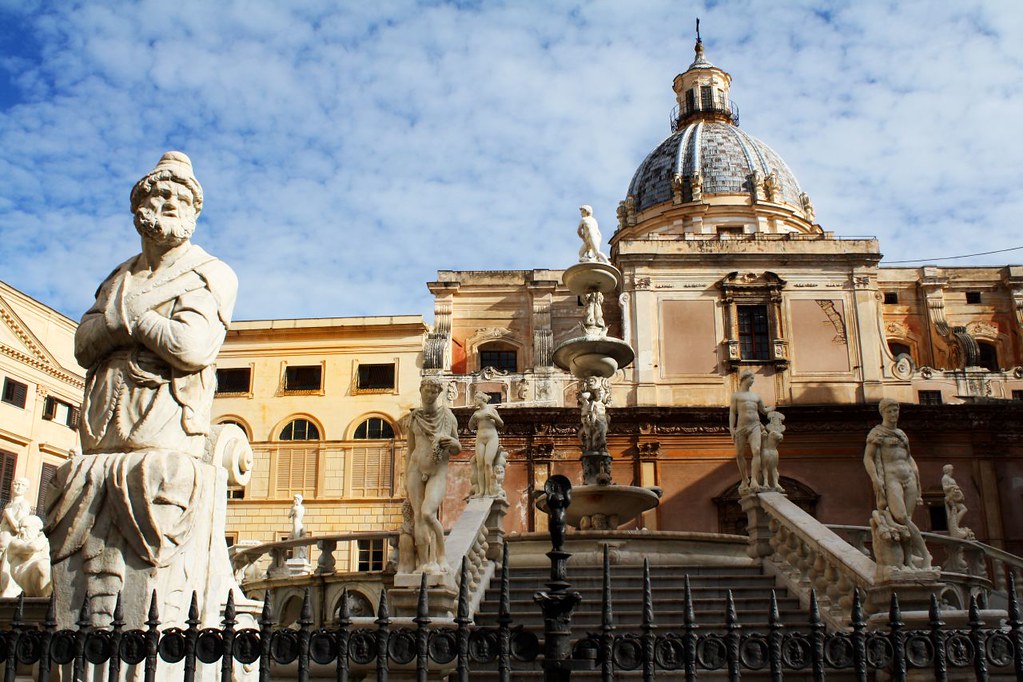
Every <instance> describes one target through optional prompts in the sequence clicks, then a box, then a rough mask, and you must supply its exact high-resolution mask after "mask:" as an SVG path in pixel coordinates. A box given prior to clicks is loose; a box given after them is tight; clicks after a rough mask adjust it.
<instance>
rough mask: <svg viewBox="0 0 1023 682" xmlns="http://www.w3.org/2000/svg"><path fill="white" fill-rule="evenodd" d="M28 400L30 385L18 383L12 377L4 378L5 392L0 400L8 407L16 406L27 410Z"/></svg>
mask: <svg viewBox="0 0 1023 682" xmlns="http://www.w3.org/2000/svg"><path fill="white" fill-rule="evenodd" d="M27 398H28V385H27V384H23V383H21V382H20V381H16V380H14V379H12V378H10V377H4V391H3V395H2V396H0V400H3V402H5V403H7V404H8V405H14V406H15V407H20V408H21V409H25V400H26V399H27Z"/></svg>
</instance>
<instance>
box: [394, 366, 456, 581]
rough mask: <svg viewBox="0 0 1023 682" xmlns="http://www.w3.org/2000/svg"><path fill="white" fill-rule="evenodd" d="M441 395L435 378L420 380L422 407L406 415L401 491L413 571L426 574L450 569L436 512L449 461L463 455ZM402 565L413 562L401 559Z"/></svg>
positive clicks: (440, 500) (451, 419) (445, 487)
mask: <svg viewBox="0 0 1023 682" xmlns="http://www.w3.org/2000/svg"><path fill="white" fill-rule="evenodd" d="M443 391H444V386H443V385H442V384H441V382H440V380H439V379H436V378H434V377H426V378H425V379H423V381H422V383H421V384H420V386H419V395H420V398H421V399H422V406H421V407H418V408H415V409H413V410H412V412H411V414H410V415H409V417H410V418H409V429H408V451H407V454H406V457H405V492H406V494H407V495H408V501H409V503H410V505H411V506H412V514H413V543H414V547H415V562H414V565H415V570H416V571H422V572H424V573H446V572H447V570H448V567H447V561H446V558H445V555H444V526H442V525H441V523H440V519H439V518H438V515H437V513H438V511H439V510H440V505H441V502H443V501H444V495H445V493H446V492H447V485H448V481H447V474H448V459H449V458H450V457H451V455H457V454H458V453H459V452H461V451H462V445H461V443H459V442H458V421H457V420H456V419H455V415H454V413H453V412H452V411H451V408H449V407H447V406H445V405H443V404H442V403H441V401H440V400H439V399H440V396H441V393H443ZM399 549H400V547H399ZM400 563H401V564H402V565H408V564H410V563H412V562H410V561H409V560H408V559H407V557H402V558H401V559H400Z"/></svg>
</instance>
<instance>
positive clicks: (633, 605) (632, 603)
mask: <svg viewBox="0 0 1023 682" xmlns="http://www.w3.org/2000/svg"><path fill="white" fill-rule="evenodd" d="M777 601H778V609H779V610H782V611H784V610H789V611H792V610H798V609H799V608H800V605H799V600H798V599H796V598H795V597H780V598H778V600H777ZM732 602H733V603H734V604H735V610H736V611H737V612H739V613H751V612H752V613H767V610H768V609H769V608H770V606H771V600H770V598H769V597H761V596H754V597H750V598H747V599H742V598H740V599H733V600H732ZM726 605H727V600H726V599H725V598H724V597H720V598H716V599H693V610H694V611H695V612H696V613H697V614H700V613H724V612H725V608H726ZM510 608H511V611H512V613H529V612H531V611H539V609H540V607H539V606H537V605H536V602H534V601H533V599H532V598H529V599H512V600H511V603H510ZM601 608H603V604H602V603H601V602H600V601H592V600H588V601H585V602H582V603H580V605H579V608H578V609H577V612H582V611H592V610H600V609H601ZM642 608H643V600H642V598H637V599H612V601H611V609H612V611H613V612H615V613H639V612H640V610H641V609H642ZM683 608H684V603H683V602H682V601H681V600H671V601H667V602H666V601H660V602H659V601H657V600H654V613H658V612H660V611H663V610H665V609H673V610H682V609H683ZM496 610H497V607H496V606H495V605H494V604H492V603H490V602H487V603H485V605H484V607H483V608H482V609H481V612H484V613H486V612H494V613H496Z"/></svg>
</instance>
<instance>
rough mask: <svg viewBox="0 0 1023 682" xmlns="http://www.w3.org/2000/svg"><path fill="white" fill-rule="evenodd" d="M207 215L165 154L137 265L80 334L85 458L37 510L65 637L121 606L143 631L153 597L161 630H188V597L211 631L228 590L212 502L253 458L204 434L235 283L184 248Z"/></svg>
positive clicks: (197, 190)
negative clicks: (84, 613) (84, 611)
mask: <svg viewBox="0 0 1023 682" xmlns="http://www.w3.org/2000/svg"><path fill="white" fill-rule="evenodd" d="M202 201H203V194H202V188H201V187H200V185H199V182H198V181H197V180H196V178H195V176H194V175H193V173H192V163H191V161H190V160H189V158H188V157H187V156H185V155H184V154H182V153H181V152H167V153H166V154H164V155H163V157H162V158H161V159H160V161H159V163H158V164H157V165H156V168H154V169H153V171H152V172H150V173H148V174H147V175H146V176H145V177H144V178H142V179H141V180H139V181H138V183H136V185H135V187H134V188H133V189H132V191H131V210H132V213H133V214H134V216H135V228H136V230H138V233H139V235H140V236H141V237H142V252H141V253H140V254H138V255H136V256H133V257H131V258H129V259H128V260H127V261H125V262H124V263H122V264H120V265H119V266H117V267H116V268H115V269H114V271H113V272H112V273H111V274H110V276H109V277H107V278H106V280H104V282H103V283H102V284H101V285H100V287H99V290H98V291H97V292H96V302H95V304H94V305H93V306H92V307H91V308H90V309H89V311H88V312H87V313H85V316H84V317H83V318H82V321H81V324H80V325H79V327H78V330H77V332H76V334H75V356H76V358H77V359H78V362H79V363H80V364H81V365H82V366H83V367H85V368H87V373H86V382H85V399H84V402H83V404H82V419H81V424H80V431H81V442H82V456H80V457H76V458H73V459H71V460H69V461H67V462H65V463H64V465H63V466H62V467H61V468H60V469H59V471H58V472H57V475H56V476H55V477H54V479H53V481H52V483H51V485H50V488H49V490H48V499H47V505H46V514H47V536H48V537H49V539H50V547H51V550H50V551H51V554H50V556H51V560H52V563H53V582H54V584H55V585H58V586H60V587H59V588H58V589H57V590H55V593H56V601H57V619H58V621H59V623H60V625H61V626H62V627H69V626H71V625H72V624H73V623H74V622H75V621H76V620H77V616H78V613H79V609H80V608H81V606H82V603H83V601H84V600H85V599H86V598H88V599H89V601H90V604H89V608H88V611H89V613H90V615H91V618H92V624H93V625H94V626H98V627H105V626H108V625H109V624H110V621H111V617H112V614H113V610H114V604H115V602H116V599H117V596H118V594H119V593H120V595H121V597H122V600H123V605H124V616H125V620H126V621H127V623H126V625H127V627H128V628H137V627H144V625H143V622H144V621H145V619H146V617H147V612H148V610H149V603H150V598H151V595H152V594H153V593H154V591H155V593H156V595H157V606H158V608H159V616H160V620H161V621H162V623H163V624H164V625H165V626H167V625H174V624H180V626H181V627H184V622H185V619H186V618H187V615H188V608H189V603H190V600H191V597H192V592H193V591H195V592H196V593H197V595H198V599H199V609H200V614H201V618H202V621H203V624H204V625H215V624H216V623H217V622H218V620H219V612H220V606H221V604H222V603H223V600H224V599H225V598H226V597H227V590H228V589H237V585H236V583H234V579H233V576H232V574H231V567H230V562H229V560H228V557H227V548H226V545H225V543H224V536H223V527H222V526H223V514H224V512H223V505H224V504H226V503H225V502H223V501H222V500H220V497H221V496H223V497H224V498H225V499H226V495H223V494H222V493H221V488H223V487H224V486H225V485H226V483H227V481H229V480H230V482H232V483H238V482H239V480H238V479H239V477H243V476H244V475H245V474H246V472H247V469H248V464H249V463H251V449H249V448H248V444H247V442H243V443H242V444H241V445H239V444H238V443H237V442H234V443H233V444H232V445H230V446H225V442H226V441H227V440H232V439H234V440H235V441H237V438H238V433H240V430H239V431H238V432H235V431H234V429H235V427H233V426H227V427H212V428H211V426H210V409H211V406H212V402H213V393H214V391H215V389H216V369H215V367H214V361H215V359H216V357H217V353H218V352H219V350H220V346H221V344H222V343H223V341H224V337H225V335H226V333H227V328H228V325H229V324H230V322H231V312H232V309H233V308H234V303H235V295H236V293H237V288H238V282H237V279H236V277H235V275H234V272H232V270H231V268H229V267H228V266H227V265H225V264H224V263H222V262H221V261H219V260H217V259H216V258H214V257H213V256H211V255H209V254H208V253H206V252H205V251H203V250H202V249H201V248H199V247H198V246H196V245H195V244H192V243H191V242H190V241H189V238H190V237H191V236H192V232H193V230H194V229H195V223H196V218H197V216H198V215H199V212H200V211H201V210H202ZM225 450H227V451H230V452H232V453H233V455H232V454H225ZM231 457H234V458H235V461H234V462H233V466H232V462H231V461H228V460H231ZM246 458H248V459H247V461H244V460H246ZM225 470H226V471H225ZM225 581H226V582H225Z"/></svg>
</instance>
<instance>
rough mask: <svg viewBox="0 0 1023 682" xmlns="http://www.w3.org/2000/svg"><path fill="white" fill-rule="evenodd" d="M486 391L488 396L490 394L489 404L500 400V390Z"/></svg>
mask: <svg viewBox="0 0 1023 682" xmlns="http://www.w3.org/2000/svg"><path fill="white" fill-rule="evenodd" d="M486 393H487V395H488V396H490V404H491V405H497V404H498V403H500V402H501V397H502V396H501V392H500V391H487V392H486Z"/></svg>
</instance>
